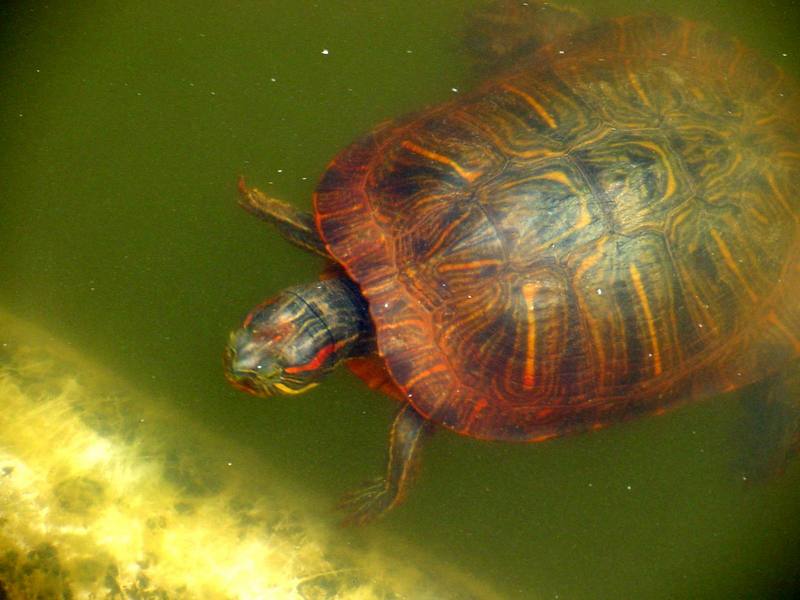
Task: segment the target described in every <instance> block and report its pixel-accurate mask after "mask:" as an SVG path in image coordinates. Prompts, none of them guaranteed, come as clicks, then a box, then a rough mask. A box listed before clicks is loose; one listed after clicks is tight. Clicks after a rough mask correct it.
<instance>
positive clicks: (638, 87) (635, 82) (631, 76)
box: [625, 60, 653, 108]
mask: <svg viewBox="0 0 800 600" xmlns="http://www.w3.org/2000/svg"><path fill="white" fill-rule="evenodd" d="M625 73H626V74H627V75H628V81H629V82H630V84H631V87H632V88H633V91H634V92H636V95H637V96H639V100H641V101H642V104H644V105H645V106H646V107H647V108H653V105H652V104H651V103H650V98H648V97H647V94H645V92H644V88H643V87H642V82H641V81H639V78H638V77H637V76H636V73H634V72H633V70H632V69H631V61H630V60H626V61H625Z"/></svg>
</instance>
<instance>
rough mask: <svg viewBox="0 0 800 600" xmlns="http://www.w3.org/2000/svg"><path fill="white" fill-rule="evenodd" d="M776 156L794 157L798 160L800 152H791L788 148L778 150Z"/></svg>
mask: <svg viewBox="0 0 800 600" xmlns="http://www.w3.org/2000/svg"><path fill="white" fill-rule="evenodd" d="M778 156H780V157H781V158H795V159H798V160H800V152H792V151H790V150H785V151H783V152H778Z"/></svg>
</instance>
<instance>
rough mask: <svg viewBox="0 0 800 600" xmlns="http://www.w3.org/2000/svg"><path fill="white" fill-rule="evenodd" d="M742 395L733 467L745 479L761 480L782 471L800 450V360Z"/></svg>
mask: <svg viewBox="0 0 800 600" xmlns="http://www.w3.org/2000/svg"><path fill="white" fill-rule="evenodd" d="M748 392H750V393H748ZM745 394H746V395H745V396H744V397H743V398H742V404H743V406H744V410H745V417H746V418H745V422H744V424H743V426H742V432H741V434H740V438H741V443H740V447H741V448H742V451H741V456H739V457H738V459H737V464H736V467H737V470H739V471H741V473H742V477H743V478H744V479H745V481H763V480H766V479H769V478H771V477H772V476H774V475H777V474H780V473H781V472H783V470H784V469H785V468H786V466H787V464H788V462H789V461H790V460H791V459H792V458H793V457H794V456H795V455H796V454H797V453H798V451H799V450H800V360H798V361H795V362H794V363H793V364H792V365H791V368H790V369H789V370H787V371H786V372H784V373H781V374H779V375H776V376H774V377H772V378H770V379H769V380H767V381H765V382H762V383H760V384H757V385H756V386H754V387H753V388H752V389H751V390H748V391H747V392H745Z"/></svg>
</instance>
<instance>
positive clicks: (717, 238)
mask: <svg viewBox="0 0 800 600" xmlns="http://www.w3.org/2000/svg"><path fill="white" fill-rule="evenodd" d="M709 233H710V234H711V237H712V238H714V242H716V244H717V247H718V248H719V251H720V253H721V254H722V258H723V259H725V263H726V264H727V265H728V268H729V269H730V270H731V271H732V272H733V274H734V275H735V276H736V278H737V279H738V280H739V282H740V283H741V284H742V287H744V289H745V291H746V292H747V295H748V296H750V299H751V300H752V301H753V302H757V301H758V295H756V293H755V292H754V291H753V289H752V288H751V287H750V284H749V283H748V281H747V279H745V277H744V275H742V272H741V270H739V265H738V264H736V260H735V259H734V258H733V254H732V253H731V250H730V248H728V245H727V244H726V243H725V240H723V239H722V236H721V235H720V234H719V232H718V231H717V230H716V229H713V228H712V229H711V230H709Z"/></svg>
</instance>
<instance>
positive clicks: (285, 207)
mask: <svg viewBox="0 0 800 600" xmlns="http://www.w3.org/2000/svg"><path fill="white" fill-rule="evenodd" d="M239 205H240V206H241V207H242V208H244V209H245V210H246V211H247V212H249V213H250V214H251V215H255V216H256V217H258V218H259V219H261V220H262V221H266V222H267V223H271V224H272V225H274V226H275V228H276V229H277V230H278V232H279V233H280V234H281V235H282V236H283V237H284V238H286V239H287V240H288V241H289V242H291V243H292V244H294V245H295V246H299V247H300V248H303V249H304V250H308V251H309V252H313V253H314V254H319V255H320V256H322V257H324V258H327V259H329V260H333V259H332V258H331V255H330V253H329V252H328V249H327V248H326V247H325V242H324V241H323V239H322V238H321V237H320V235H319V232H318V231H317V225H316V223H314V217H312V216H311V215H310V214H309V213H307V212H304V211H302V210H299V209H297V208H295V207H294V206H292V205H291V204H289V203H288V202H284V201H283V200H276V199H275V198H270V197H269V196H267V195H266V194H265V193H264V192H262V191H261V190H259V189H257V188H249V187H247V185H246V184H245V182H244V177H240V178H239Z"/></svg>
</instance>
